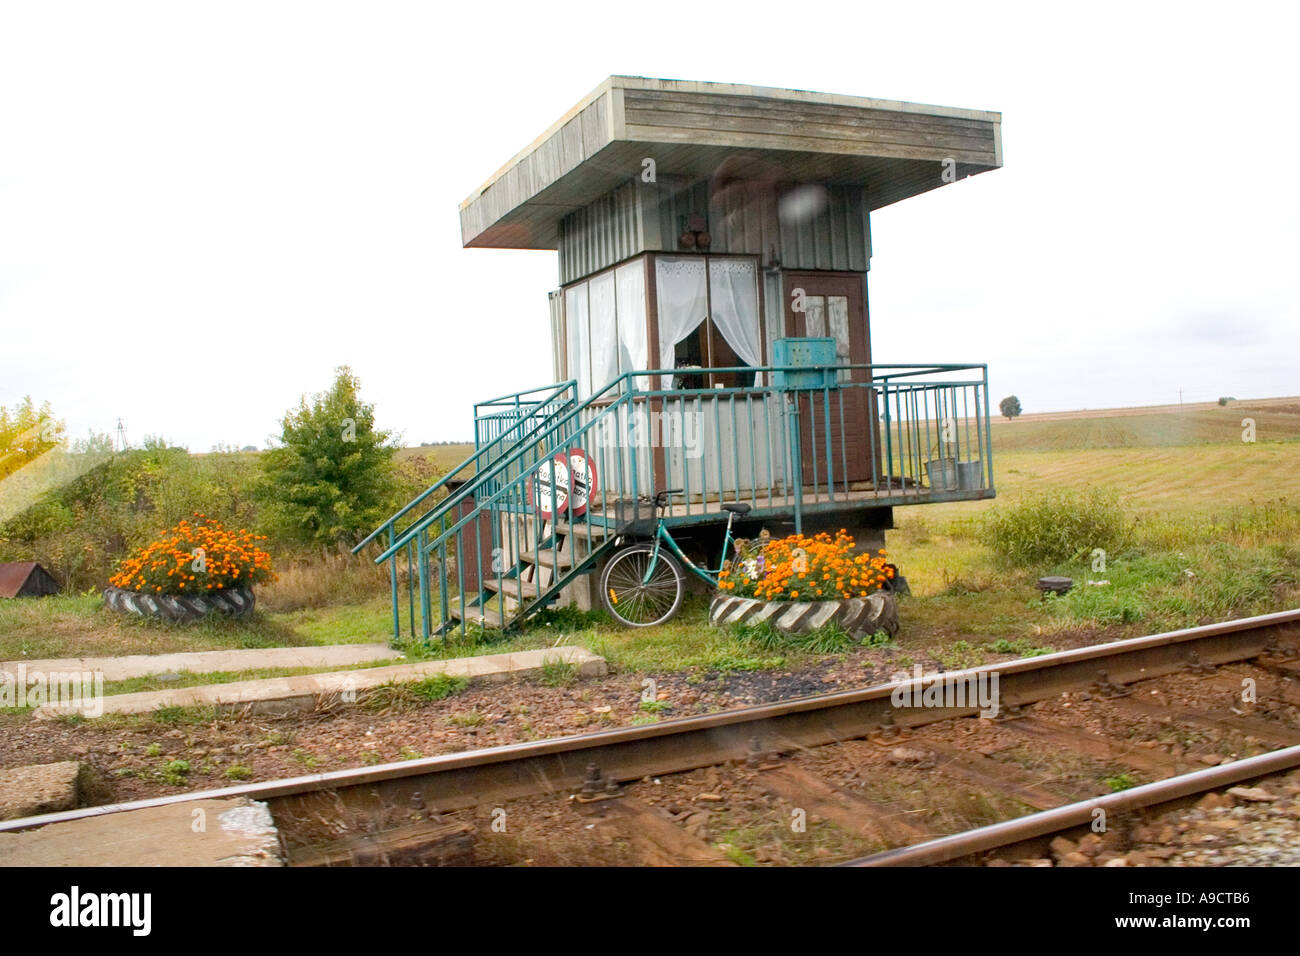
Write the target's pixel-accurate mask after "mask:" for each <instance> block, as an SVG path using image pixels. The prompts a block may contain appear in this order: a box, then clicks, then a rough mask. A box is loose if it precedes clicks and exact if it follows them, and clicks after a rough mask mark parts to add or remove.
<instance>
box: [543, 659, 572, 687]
mask: <svg viewBox="0 0 1300 956" xmlns="http://www.w3.org/2000/svg"><path fill="white" fill-rule="evenodd" d="M577 680H578V665H577V664H574V663H573V662H572V661H566V660H563V659H562V658H559V657H547V658H544V659H543V660H542V673H541V681H542V683H543V684H545V685H546V686H548V687H568V686H569V685H571V684H573V683H575V682H576V681H577Z"/></svg>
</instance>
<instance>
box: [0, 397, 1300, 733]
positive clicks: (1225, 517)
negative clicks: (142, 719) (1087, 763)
mask: <svg viewBox="0 0 1300 956" xmlns="http://www.w3.org/2000/svg"><path fill="white" fill-rule="evenodd" d="M1244 417H1252V418H1254V419H1255V420H1256V427H1257V441H1256V442H1254V443H1244V442H1242V441H1241V440H1240V438H1241V427H1240V422H1241V419H1242V418H1244ZM993 441H994V445H995V449H994V451H995V454H994V465H995V481H996V486H997V489H998V497H997V499H996V500H995V501H991V502H989V501H985V502H958V503H951V504H936V505H926V506H924V507H900V508H898V509H896V510H895V521H896V523H897V528H896V529H895V530H893V531H890V532H889V534H888V542H889V544H888V547H889V552H890V555H891V557H892V558H893V559H894V560H895V561H896V562H897V563H898V565H899V566H900V568H901V569H902V571H903V573H904V574H905V575H906V576H907V579H908V582H909V584H910V586H911V589H912V597H910V598H905V599H903V601H902V603H901V608H900V615H901V619H902V631H901V633H900V635H899V636H898V638H897V640H896V641H894V642H893V643H892V645H891V646H890V647H888V648H886V652H887V653H890V654H892V657H891V663H892V664H894V665H898V666H908V665H910V663H911V662H912V660H913V659H917V660H920V659H923V658H927V657H928V658H930V659H933V660H939V661H941V662H943V663H944V664H945V666H960V665H964V666H969V664H970V663H971V662H976V661H979V660H981V659H984V658H986V657H987V655H990V654H1017V655H1019V656H1033V655H1035V654H1040V653H1047V652H1049V651H1051V650H1052V649H1053V648H1056V647H1061V646H1070V645H1069V641H1070V639H1071V636H1072V635H1075V634H1082V635H1085V636H1090V637H1089V639H1095V638H1096V636H1098V635H1099V634H1100V635H1101V636H1105V637H1120V636H1127V635H1131V634H1135V633H1149V632H1155V631H1158V630H1169V629H1174V628H1178V627H1185V626H1189V625H1194V624H1197V623H1203V622H1205V621H1210V620H1220V619H1224V618H1228V617H1235V616H1242V615H1246V614H1254V613H1262V612H1265V611H1272V610H1277V609H1279V608H1282V607H1287V606H1295V605H1296V604H1297V603H1300V544H1298V542H1300V508H1298V507H1297V505H1296V503H1297V502H1300V401H1296V402H1291V403H1285V402H1283V403H1272V404H1259V405H1254V404H1252V403H1251V402H1234V403H1232V404H1231V405H1229V406H1227V407H1226V408H1218V407H1217V406H1216V407H1215V408H1212V409H1202V408H1195V409H1192V410H1189V411H1186V412H1178V411H1172V412H1142V413H1140V414H1135V415H1096V416H1086V415H1085V416H1080V417H1075V418H1066V419H1063V420H1056V421H1033V420H1020V421H1014V422H1009V423H1008V422H997V423H995V424H994V426H993ZM444 449H445V452H446V454H447V455H448V456H453V457H456V456H459V455H460V454H461V451H462V450H460V449H451V448H449V447H446V446H444ZM441 452H442V450H441V449H440V452H439V453H441ZM1098 490H1099V491H1100V492H1102V493H1103V494H1104V495H1109V496H1110V500H1111V502H1112V503H1108V504H1104V505H1098V506H1097V508H1096V509H1095V512H1094V513H1093V514H1092V515H1091V516H1090V518H1091V519H1095V520H1093V521H1091V522H1090V523H1088V524H1086V525H1083V526H1082V530H1079V531H1078V535H1076V536H1075V537H1074V538H1071V539H1070V540H1075V539H1077V540H1078V541H1079V542H1081V544H1080V545H1079V546H1077V547H1066V546H1065V545H1064V544H1062V545H1060V546H1059V547H1054V548H1051V549H1047V550H1042V549H1037V550H1036V549H1034V548H1027V549H1025V551H1024V553H1023V554H1019V555H1012V554H1009V553H1008V549H1006V548H1001V547H997V546H990V540H989V538H988V537H987V536H986V535H985V534H984V530H985V528H986V527H987V524H986V519H987V516H988V515H989V514H990V513H991V512H994V511H998V512H1003V513H1005V512H1006V511H1007V510H1008V509H1012V508H1014V506H1016V505H1017V504H1018V503H1023V502H1025V501H1028V500H1031V499H1034V498H1037V497H1040V496H1045V495H1046V496H1051V495H1055V496H1057V499H1056V500H1057V504H1058V505H1060V506H1061V507H1062V508H1064V509H1065V512H1061V513H1062V514H1064V513H1068V512H1069V511H1070V509H1072V508H1073V507H1074V505H1073V504H1071V502H1076V503H1077V502H1078V501H1081V500H1085V499H1083V498H1080V497H1079V496H1082V495H1085V494H1086V493H1090V492H1094V491H1098ZM1069 496H1075V497H1073V498H1071V497H1069ZM1288 499H1289V500H1288ZM1097 500H1100V499H1097ZM1054 514H1056V513H1054V512H1053V511H1052V510H1051V509H1048V510H1047V511H1045V512H1044V513H1042V514H1039V515H1038V516H1037V518H1036V520H1035V521H1031V522H1027V523H1026V524H1025V527H1024V528H1020V529H1018V530H1017V529H1014V528H1013V529H1012V531H1013V532H1014V533H1016V534H1022V535H1023V534H1029V535H1031V536H1034V535H1037V534H1038V533H1039V531H1042V530H1043V529H1044V528H1046V529H1052V528H1053V527H1054V522H1055V521H1056V520H1057V519H1056V517H1054ZM1098 528H1100V529H1102V530H1104V531H1107V532H1108V533H1109V532H1111V531H1117V530H1118V531H1122V532H1123V533H1122V534H1120V533H1116V534H1113V535H1112V536H1111V537H1110V538H1109V539H1108V540H1107V542H1106V551H1107V554H1106V564H1105V570H1104V571H1094V570H1093V568H1092V566H1091V564H1090V560H1091V558H1090V552H1091V550H1092V547H1100V546H1102V545H1093V544H1092V543H1091V541H1089V540H1087V539H1089V538H1090V537H1092V536H1093V535H1094V534H1095V531H1096V529H1098ZM1035 529H1037V530H1035ZM1076 530H1078V529H1076ZM1080 535H1081V537H1079V536H1080ZM1068 543H1069V542H1068V541H1066V544H1068ZM1058 544H1060V543H1059V542H1058ZM1083 545H1089V546H1088V547H1084V546H1083ZM347 560H351V559H347ZM367 573H368V572H367ZM1045 574H1064V575H1067V576H1070V577H1072V578H1074V579H1075V581H1076V582H1077V586H1076V587H1075V588H1074V590H1072V591H1071V592H1070V593H1069V594H1067V595H1065V596H1064V597H1061V598H1054V599H1048V600H1042V599H1040V596H1039V594H1038V592H1037V590H1036V589H1035V588H1034V582H1035V579H1036V578H1037V577H1039V576H1041V575H1045ZM1090 579H1091V580H1101V581H1106V582H1107V583H1106V584H1104V585H1100V586H1092V585H1088V584H1087V583H1086V582H1087V581H1088V580H1090ZM319 586H320V582H319V581H317V582H312V581H307V580H303V581H299V582H297V583H296V584H295V585H294V587H293V588H285V590H284V592H283V594H282V595H281V597H280V598H279V599H277V600H267V601H260V603H259V607H260V608H262V610H260V611H259V613H258V614H256V615H255V616H254V617H252V618H251V619H249V620H247V621H239V622H235V621H225V620H219V619H218V620H213V621H207V622H203V623H201V624H199V625H197V626H169V625H165V624H157V623H150V622H144V621H139V620H136V619H125V618H121V617H118V616H115V615H110V614H108V613H107V612H105V611H104V610H103V609H102V606H101V605H100V602H99V599H98V597H95V596H90V597H59V598H52V599H45V600H41V601H7V602H0V659H6V660H14V659H21V658H23V657H26V658H29V659H30V658H34V657H56V656H91V655H96V654H115V653H116V654H122V653H163V652H172V651H183V650H209V649H222V648H228V647H269V646H284V645H312V644H331V643H341V642H357V641H373V640H383V639H385V638H386V637H387V636H388V635H389V633H390V628H391V618H390V616H389V615H390V613H391V612H390V605H389V602H388V599H387V597H386V596H381V597H375V598H367V599H355V595H352V596H350V597H349V601H350V603H329V604H326V605H325V606H322V607H316V608H305V607H298V608H295V607H294V605H295V604H298V603H302V602H301V601H299V600H295V598H294V595H295V594H297V595H299V596H300V597H301V596H303V595H308V596H309V595H310V594H311V593H312V592H313V589H315V590H316V592H317V593H319ZM344 590H345V592H346V589H344ZM259 598H260V595H259ZM311 600H312V601H314V602H317V603H319V601H320V600H321V599H320V598H319V597H317V598H312V599H311ZM880 642H881V641H879V640H872V641H869V642H867V643H868V644H872V643H880ZM565 644H580V645H583V646H585V647H588V648H590V649H591V650H593V651H595V652H596V653H598V654H601V655H603V656H604V657H605V658H606V659H607V660H608V661H609V662H610V664H611V665H612V666H613V667H614V668H615V669H617V670H621V671H624V672H633V673H651V674H654V673H663V672H671V671H691V670H699V671H724V672H725V671H745V670H760V669H770V668H781V667H789V668H795V667H799V666H801V665H803V664H806V663H809V662H812V661H817V660H822V659H825V658H826V657H827V656H828V655H839V654H845V653H848V652H852V651H854V650H857V649H858V647H859V643H855V642H851V641H849V640H847V639H846V636H845V635H842V634H836V633H833V632H827V633H823V634H819V635H813V636H809V637H807V638H805V639H799V640H793V641H792V640H789V639H787V638H785V637H783V636H779V635H776V634H774V633H766V632H762V631H756V632H747V631H743V630H741V631H727V630H723V629H718V628H712V627H709V626H708V624H707V603H706V600H705V599H704V598H700V597H689V598H688V599H687V600H686V602H685V603H684V605H683V608H682V610H681V611H680V612H679V614H678V615H677V617H676V618H674V619H673V620H672V621H670V622H669V623H668V624H665V625H662V626H660V627H655V628H643V629H623V628H620V627H616V626H615V625H614V624H613V622H612V621H610V620H609V618H608V617H607V616H606V615H605V614H603V612H599V611H597V612H579V611H576V610H573V609H564V610H559V611H547V612H544V613H543V614H541V615H538V616H537V617H536V618H534V619H533V620H532V621H530V622H529V624H528V626H527V627H526V628H524V629H523V630H521V631H518V632H514V633H511V634H507V635H501V634H498V633H495V632H491V631H482V630H475V631H473V632H471V634H470V635H469V636H468V637H453V638H452V639H451V640H450V641H449V642H448V643H446V644H445V645H444V644H441V643H438V644H435V645H434V646H433V647H431V648H428V649H427V650H426V649H424V648H422V647H419V646H413V647H409V648H403V650H404V651H405V652H406V653H407V656H408V658H410V659H418V657H420V656H427V657H431V658H448V657H463V656H468V655H477V654H485V653H503V652H510V651H516V650H529V649H540V648H548V647H556V646H562V645H565ZM904 662H906V663H904ZM267 673H268V674H269V672H267ZM571 679H572V675H570V674H569V673H568V672H567V669H566V668H564V667H559V666H553V667H552V668H551V669H550V670H549V671H548V672H547V673H546V674H545V675H544V677H543V680H544V681H546V682H548V683H552V684H554V685H556V686H563V685H564V684H565V683H567V682H568V681H569V680H571ZM170 686H176V684H175V683H173V684H171V685H170ZM401 686H402V689H400V690H397V689H380V690H379V691H377V692H374V693H372V694H371V695H370V696H371V699H372V701H373V702H374V705H375V706H380V707H385V706H390V705H398V706H400V705H402V704H403V703H404V702H405V703H412V702H415V701H418V700H421V699H425V698H423V697H421V694H425V693H427V694H432V695H435V696H433V697H429V698H427V699H440V698H439V697H437V696H436V695H439V694H441V695H443V696H445V695H446V694H448V693H454V692H455V690H454V689H449V688H447V687H444V686H440V685H429V686H428V687H426V688H425V689H424V690H423V691H420V690H411V688H412V687H413V686H418V685H401ZM644 716H645V717H646V718H648V719H653V718H654V716H655V715H654V714H652V713H646V714H645V715H644Z"/></svg>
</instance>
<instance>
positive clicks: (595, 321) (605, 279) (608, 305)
mask: <svg viewBox="0 0 1300 956" xmlns="http://www.w3.org/2000/svg"><path fill="white" fill-rule="evenodd" d="M588 289H589V292H588V295H589V300H588V301H589V306H588V308H589V309H590V312H589V319H590V322H591V343H590V347H591V390H592V391H593V392H598V391H600V390H601V389H602V388H604V387H605V386H606V385H608V384H609V383H610V382H612V381H614V379H616V378H618V319H617V313H616V312H615V303H614V273H612V272H606V273H604V274H603V275H598V276H596V277H595V278H594V279H592V280H591V281H590V282H589V283H588Z"/></svg>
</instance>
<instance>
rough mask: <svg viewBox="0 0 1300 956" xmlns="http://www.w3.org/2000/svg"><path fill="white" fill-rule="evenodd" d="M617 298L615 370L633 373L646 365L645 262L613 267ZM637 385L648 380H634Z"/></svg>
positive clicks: (642, 386) (648, 357) (643, 386)
mask: <svg viewBox="0 0 1300 956" xmlns="http://www.w3.org/2000/svg"><path fill="white" fill-rule="evenodd" d="M614 278H615V283H616V286H617V291H616V296H617V298H618V370H619V371H620V372H637V371H643V370H645V369H646V368H649V365H648V364H647V363H648V362H649V361H650V356H649V355H648V345H649V343H648V342H647V340H646V328H645V326H646V322H645V313H646V304H645V263H644V262H641V261H640V260H638V261H636V262H629V263H628V264H627V265H625V266H620V267H619V268H618V269H616V270H614ZM635 384H636V386H637V387H638V388H645V387H647V386H648V385H649V384H650V383H649V382H647V381H646V380H644V379H640V380H637V381H636V383H635Z"/></svg>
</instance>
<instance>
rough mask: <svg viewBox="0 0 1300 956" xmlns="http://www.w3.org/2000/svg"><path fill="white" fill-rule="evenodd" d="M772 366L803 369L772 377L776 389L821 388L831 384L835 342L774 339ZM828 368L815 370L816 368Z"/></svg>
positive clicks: (775, 373) (784, 372)
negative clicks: (804, 369)
mask: <svg viewBox="0 0 1300 956" xmlns="http://www.w3.org/2000/svg"><path fill="white" fill-rule="evenodd" d="M772 364H773V365H776V366H778V367H779V366H783V365H793V366H800V367H803V366H807V367H808V368H807V370H806V371H803V370H801V369H792V370H789V371H777V372H773V373H772V384H773V385H774V386H775V387H776V388H825V387H827V386H830V385H834V384H835V375H836V372H835V367H834V366H835V340H834V339H831V338H825V339H822V338H806V339H777V340H776V341H774V342H773V343H772ZM819 365H821V366H830V368H817V367H816V366H819Z"/></svg>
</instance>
